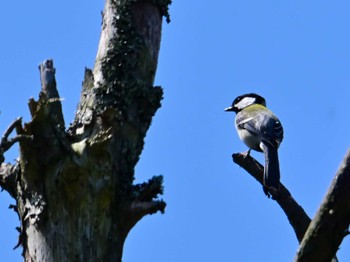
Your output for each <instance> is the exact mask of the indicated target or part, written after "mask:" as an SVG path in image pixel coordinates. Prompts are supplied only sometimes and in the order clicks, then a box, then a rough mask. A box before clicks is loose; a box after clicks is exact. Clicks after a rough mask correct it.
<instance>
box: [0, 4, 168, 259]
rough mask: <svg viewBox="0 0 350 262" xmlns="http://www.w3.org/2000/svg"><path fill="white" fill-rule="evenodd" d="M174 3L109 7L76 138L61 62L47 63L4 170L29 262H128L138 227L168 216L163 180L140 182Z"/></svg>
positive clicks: (158, 98)
mask: <svg viewBox="0 0 350 262" xmlns="http://www.w3.org/2000/svg"><path fill="white" fill-rule="evenodd" d="M170 2H171V1H170V0H152V1H151V0H138V1H136V0H124V1H123V0H122V1H113V0H107V1H106V5H105V9H104V12H103V23H102V32H101V38H100V44H99V48H98V52H97V57H96V62H95V66H94V69H93V70H89V69H86V70H85V77H84V81H83V87H82V92H81V98H80V102H79V105H78V108H77V112H76V115H75V120H74V122H73V123H72V124H71V126H70V127H69V128H68V130H66V129H65V123H64V118H63V115H62V109H61V102H60V97H59V94H58V91H57V89H56V81H55V69H54V66H53V62H52V60H46V61H44V62H43V63H42V64H40V65H39V69H40V76H41V85H42V90H41V92H40V95H39V100H38V101H35V100H34V99H31V100H30V101H29V109H30V112H31V115H32V120H31V121H30V122H29V123H27V124H25V125H24V126H23V127H22V126H21V124H20V119H19V120H17V122H16V124H14V125H13V127H11V128H12V129H13V128H16V130H17V133H18V135H19V138H18V139H16V140H14V141H11V142H16V141H20V159H19V162H18V163H17V164H15V165H13V166H10V165H4V164H3V165H2V167H1V169H2V171H3V172H1V173H2V174H4V175H2V178H1V181H0V184H1V186H3V187H4V188H5V189H6V190H7V191H8V192H9V193H10V194H11V195H12V196H13V197H14V198H15V199H16V202H17V207H15V210H16V211H17V212H18V214H19V217H20V221H21V229H20V232H21V233H20V239H19V245H22V246H23V255H24V258H25V261H121V258H122V251H123V244H124V241H125V238H126V237H127V234H128V232H129V231H130V230H131V228H132V227H133V226H134V225H135V224H136V223H137V222H138V221H139V220H140V219H141V218H142V217H143V216H145V215H147V214H153V213H155V212H157V211H161V212H164V209H165V202H163V201H162V200H157V199H156V198H157V196H158V194H162V177H161V176H155V177H153V178H152V179H150V180H149V181H148V182H146V183H143V184H141V185H133V179H134V168H135V165H136V163H137V161H138V160H139V156H140V154H141V152H142V149H143V145H144V137H145V135H146V132H147V130H148V128H149V126H150V124H151V121H152V117H153V116H154V114H155V112H156V111H157V109H158V108H159V107H160V105H161V104H160V101H161V99H162V94H163V93H162V89H161V88H160V87H154V86H153V81H154V77H155V72H156V68H157V60H158V53H159V47H160V39H161V26H162V17H163V16H165V17H167V19H169V17H168V5H169V4H170ZM12 129H11V130H12ZM11 130H10V131H9V132H11ZM7 136H8V135H7ZM5 138H6V139H7V137H6V136H5ZM22 138H23V139H22ZM6 139H5V140H6ZM5 140H4V139H3V140H2V142H3V143H2V146H3V148H2V150H1V152H4V151H6V149H7V147H6V146H5V145H8V141H7V140H6V141H5ZM5 142H6V143H7V144H6V143H5Z"/></svg>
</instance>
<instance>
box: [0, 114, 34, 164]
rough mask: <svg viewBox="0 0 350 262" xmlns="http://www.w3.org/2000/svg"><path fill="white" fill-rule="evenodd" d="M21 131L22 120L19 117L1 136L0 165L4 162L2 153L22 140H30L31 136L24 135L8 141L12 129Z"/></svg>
mask: <svg viewBox="0 0 350 262" xmlns="http://www.w3.org/2000/svg"><path fill="white" fill-rule="evenodd" d="M15 128H16V129H21V128H22V118H21V117H19V118H17V119H16V120H15V121H13V122H12V123H11V124H10V125H9V127H8V128H7V129H6V131H5V132H4V134H3V136H2V137H1V142H0V164H1V163H2V162H4V155H3V154H4V153H5V152H6V151H7V150H9V149H10V148H11V147H12V146H13V144H15V143H16V142H20V141H23V140H28V139H29V140H31V139H32V136H26V135H17V136H15V137H13V138H10V139H9V136H10V134H11V133H12V131H13V130H14V129H15Z"/></svg>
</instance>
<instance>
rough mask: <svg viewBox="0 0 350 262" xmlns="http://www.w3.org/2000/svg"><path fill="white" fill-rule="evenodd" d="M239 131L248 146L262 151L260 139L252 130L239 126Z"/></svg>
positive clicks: (240, 136)
mask: <svg viewBox="0 0 350 262" xmlns="http://www.w3.org/2000/svg"><path fill="white" fill-rule="evenodd" d="M237 132H238V136H239V138H240V139H241V140H242V141H243V142H244V144H246V146H247V147H249V148H251V149H254V150H256V151H259V152H261V148H260V142H261V141H260V139H259V138H258V137H257V136H255V135H253V134H252V133H251V132H249V131H247V130H246V129H241V128H239V127H237Z"/></svg>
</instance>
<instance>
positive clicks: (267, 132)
mask: <svg viewBox="0 0 350 262" xmlns="http://www.w3.org/2000/svg"><path fill="white" fill-rule="evenodd" d="M241 113H243V111H242V112H241ZM249 115H250V117H247V115H245V114H242V115H241V116H240V117H239V119H237V125H238V127H239V128H242V129H246V130H247V131H249V132H251V133H252V134H254V135H256V136H258V137H259V138H260V139H261V141H262V142H263V143H264V144H266V145H270V146H273V147H278V145H279V144H280V143H281V142H282V140H283V127H282V125H281V122H280V121H279V120H278V119H277V117H275V116H274V115H273V114H272V113H271V112H270V111H263V112H262V111H260V112H256V113H255V112H249Z"/></svg>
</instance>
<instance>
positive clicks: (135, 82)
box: [95, 0, 171, 119]
mask: <svg viewBox="0 0 350 262" xmlns="http://www.w3.org/2000/svg"><path fill="white" fill-rule="evenodd" d="M135 2H137V1H136V0H120V1H113V2H112V4H113V5H114V8H116V10H118V15H117V16H115V17H114V20H113V24H114V26H115V28H116V29H117V34H116V37H114V39H112V41H111V43H110V48H109V51H108V52H107V56H106V57H105V58H104V60H103V61H102V72H103V77H104V79H105V80H106V81H105V83H106V84H105V86H101V87H100V88H98V89H96V91H95V92H96V96H97V97H100V98H101V99H98V104H97V108H96V111H97V113H98V114H99V113H102V112H103V111H105V109H106V108H107V107H110V106H112V107H113V108H115V109H118V111H119V115H118V117H120V118H121V119H123V118H124V117H125V113H126V111H127V109H128V106H129V105H130V104H132V103H133V102H134V101H135V99H139V98H141V99H142V98H146V100H147V99H148V97H149V95H150V92H152V90H150V89H149V88H145V86H146V82H145V81H146V80H145V79H144V78H141V77H140V70H142V66H143V67H144V66H145V64H147V63H145V61H151V59H147V56H148V55H149V54H148V48H147V47H146V44H145V43H144V41H143V39H142V38H141V37H140V35H139V34H138V33H137V30H136V27H135V25H134V23H133V18H132V11H131V6H132V4H133V3H135ZM152 2H153V3H154V4H156V5H157V6H158V7H159V9H160V10H161V14H162V15H163V16H165V17H166V19H167V21H169V19H170V18H169V13H168V5H169V4H170V3H171V1H170V0H152ZM155 104H157V103H155ZM158 104H159V102H158Z"/></svg>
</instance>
